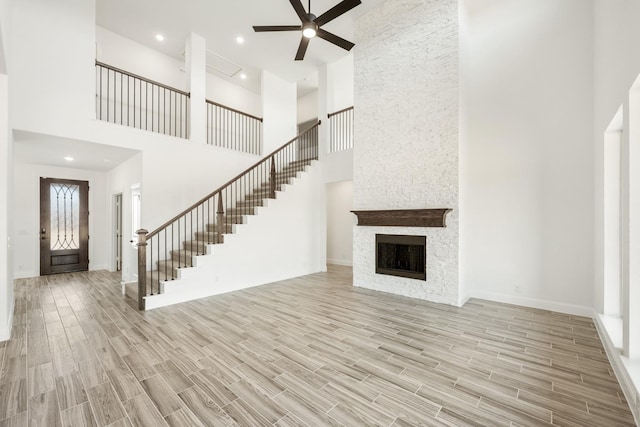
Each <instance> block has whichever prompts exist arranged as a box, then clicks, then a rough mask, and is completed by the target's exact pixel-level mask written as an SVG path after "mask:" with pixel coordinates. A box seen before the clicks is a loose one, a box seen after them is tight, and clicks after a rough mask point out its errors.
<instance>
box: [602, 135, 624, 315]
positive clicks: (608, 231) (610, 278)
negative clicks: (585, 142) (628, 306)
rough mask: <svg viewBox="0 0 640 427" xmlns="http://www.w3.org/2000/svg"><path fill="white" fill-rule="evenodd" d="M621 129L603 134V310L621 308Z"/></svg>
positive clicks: (618, 312) (617, 312)
mask: <svg viewBox="0 0 640 427" xmlns="http://www.w3.org/2000/svg"><path fill="white" fill-rule="evenodd" d="M621 140H622V130H617V131H607V132H605V134H604V275H603V280H604V282H603V283H604V295H603V306H604V308H603V313H604V314H606V315H607V316H616V317H619V316H621V315H622V312H621V289H622V286H621V274H620V273H621V271H620V268H621V266H622V259H621V253H620V249H621V233H620V230H621V228H620V226H621V224H620V214H621V212H620V202H621V197H620V195H621V194H620V190H621V188H620V145H621Z"/></svg>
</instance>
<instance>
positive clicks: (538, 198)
mask: <svg viewBox="0 0 640 427" xmlns="http://www.w3.org/2000/svg"><path fill="white" fill-rule="evenodd" d="M608 4H609V3H608ZM462 5H463V10H462V12H463V13H464V14H465V16H464V19H463V20H462V22H463V24H464V25H463V26H462V27H461V33H462V36H461V37H462V39H463V40H464V42H465V46H464V49H463V52H465V55H466V56H465V57H463V58H465V59H464V60H463V61H462V69H461V104H462V105H463V106H464V110H463V116H462V117H463V119H462V122H461V133H462V135H463V138H462V139H461V142H460V159H461V174H460V175H461V180H460V186H461V187H460V188H461V190H460V191H461V197H460V204H461V224H460V244H461V257H462V259H463V262H462V263H461V277H462V279H463V280H464V282H465V285H466V287H467V288H468V289H469V292H470V294H471V296H474V297H478V298H485V299H491V300H494V301H502V302H509V303H515V304H521V305H527V306H532V307H539V308H545V309H551V310H556V311H562V312H569V313H574V314H581V315H587V316H590V315H591V313H592V307H593V292H592V286H593V285H592V283H593V263H594V259H593V247H594V240H593V227H594V216H593V186H592V183H593V176H594V175H593V174H594V171H593V152H592V150H591V148H590V141H591V140H592V129H591V125H590V124H591V123H592V121H593V112H592V105H593V75H592V71H591V70H592V67H593V48H592V46H593V10H592V2H591V1H584V0H566V1H561V2H558V1H555V0H496V1H491V2H477V1H474V0H465V1H463V2H462ZM613 113H615V110H613ZM607 123H608V122H607Z"/></svg>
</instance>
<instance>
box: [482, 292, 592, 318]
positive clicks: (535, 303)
mask: <svg viewBox="0 0 640 427" xmlns="http://www.w3.org/2000/svg"><path fill="white" fill-rule="evenodd" d="M471 297H472V298H478V299H486V300H489V301H496V302H502V303H506V304H514V305H523V306H525V307H531V308H539V309H541V310H549V311H556V312H559V313H565V314H572V315H574V316H584V317H593V309H592V308H591V307H584V306H581V305H574V304H566V303H562V302H556V301H549V300H543V299H537V298H528V297H523V296H516V295H508V294H499V293H495V292H472V293H471Z"/></svg>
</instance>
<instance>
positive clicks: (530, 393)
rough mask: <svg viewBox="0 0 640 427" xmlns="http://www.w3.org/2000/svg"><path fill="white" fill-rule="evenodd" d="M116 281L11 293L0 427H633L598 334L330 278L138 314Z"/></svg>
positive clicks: (562, 318) (580, 326)
mask: <svg viewBox="0 0 640 427" xmlns="http://www.w3.org/2000/svg"><path fill="white" fill-rule="evenodd" d="M120 289H121V288H120V283H119V279H118V276H117V275H115V274H112V273H107V272H90V273H73V274H62V275H55V276H48V277H42V278H34V279H22V280H18V281H17V282H16V285H15V296H16V301H15V313H14V322H13V332H12V338H11V340H9V341H6V342H4V343H0V360H1V361H2V363H1V367H2V369H1V371H0V427H3V426H24V425H29V426H161V425H168V426H217V425H220V426H231V425H242V426H282V427H284V426H304V425H308V426H325V425H329V426H333V425H336V426H340V425H343V426H360V425H376V426H412V425H424V426H465V425H487V426H531V425H535V426H537V425H558V426H617V425H620V426H633V425H635V424H634V421H633V418H632V415H631V412H630V411H629V407H628V404H627V402H626V400H625V398H624V396H623V394H622V392H621V390H620V387H619V385H618V382H617V381H616V378H615V376H614V375H613V373H612V369H611V366H610V365H609V362H608V360H607V357H606V355H605V354H604V350H603V347H602V345H601V343H600V341H599V339H598V335H597V333H596V330H595V327H594V325H593V322H592V321H591V320H590V319H587V318H581V317H576V316H569V315H564V314H558V313H553V312H548V311H543V310H535V309H528V308H523V307H516V306H510V305H505V304H498V303H493V302H488V301H481V300H471V301H470V302H468V303H467V304H466V305H465V306H464V307H462V308H455V307H449V306H443V305H438V304H431V303H427V302H424V301H419V300H412V299H409V298H404V297H398V296H394V295H389V294H384V293H378V292H374V291H369V290H365V289H360V288H355V287H353V286H351V269H349V268H345V267H332V268H330V270H329V272H328V273H321V274H314V275H310V276H305V277H301V278H297V279H292V280H287V281H283V282H279V283H275V284H271V285H266V286H261V287H257V288H252V289H247V290H244V291H239V292H233V293H229V294H225V295H219V296H215V297H210V298H206V299H202V300H198V301H192V302H189V303H184V304H179V305H175V306H171V307H165V308H161V309H157V310H153V311H149V312H143V313H140V312H138V311H137V310H136V309H135V302H134V301H133V300H131V299H129V298H124V297H122V295H121V294H120Z"/></svg>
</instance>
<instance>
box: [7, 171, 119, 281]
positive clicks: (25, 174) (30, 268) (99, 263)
mask: <svg viewBox="0 0 640 427" xmlns="http://www.w3.org/2000/svg"><path fill="white" fill-rule="evenodd" d="M40 177H48V178H63V179H74V180H81V181H89V187H90V189H89V212H90V214H89V236H90V239H89V260H90V262H89V270H102V269H107V268H108V267H109V259H110V257H109V255H110V254H109V245H108V243H107V242H108V239H109V226H108V217H109V207H108V204H107V194H106V173H105V172H96V171H90V170H83V169H72V168H61V167H54V166H44V165H33V164H26V163H16V164H15V171H14V185H15V192H14V203H13V209H14V214H15V217H14V224H13V227H14V230H15V240H14V264H15V265H14V273H15V277H16V278H18V277H34V276H39V275H40V234H39V230H40Z"/></svg>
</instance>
